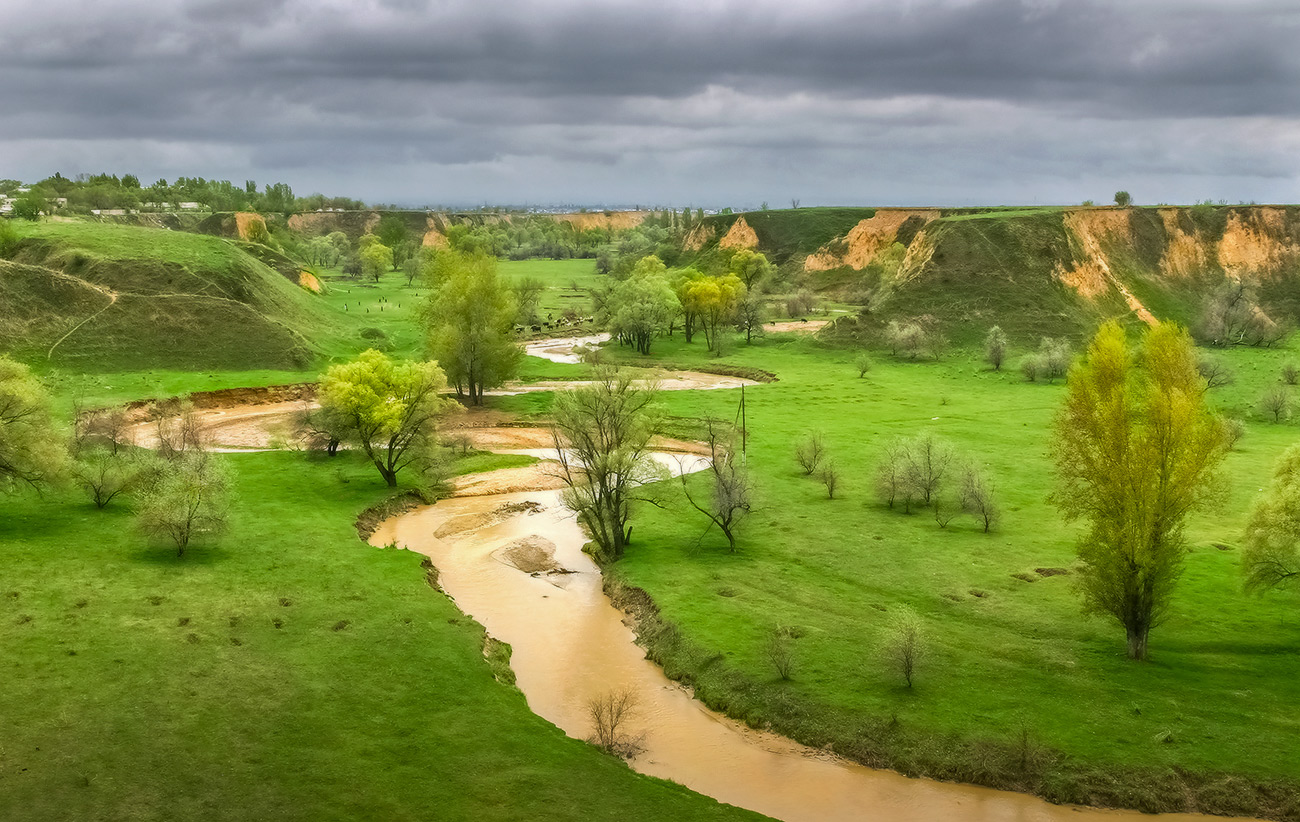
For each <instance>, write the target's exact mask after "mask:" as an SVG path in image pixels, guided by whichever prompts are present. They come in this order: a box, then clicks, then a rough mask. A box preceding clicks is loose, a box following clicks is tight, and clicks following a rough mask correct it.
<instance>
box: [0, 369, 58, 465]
mask: <svg viewBox="0 0 1300 822" xmlns="http://www.w3.org/2000/svg"><path fill="white" fill-rule="evenodd" d="M63 462H64V451H63V437H62V435H61V434H60V432H59V430H58V428H57V427H56V426H55V424H54V419H53V417H52V416H51V413H50V398H49V394H48V393H47V392H46V391H45V387H44V386H43V385H41V381H40V380H38V379H37V378H36V377H35V376H34V375H33V374H32V372H31V369H29V368H28V367H27V366H25V365H23V364H22V363H18V362H15V361H14V360H11V359H9V358H8V357H6V356H3V355H0V491H4V490H12V489H14V488H16V487H18V486H22V485H29V486H32V487H36V486H39V485H41V484H43V483H45V482H48V481H49V480H51V479H53V478H54V477H55V476H57V475H58V474H59V473H60V471H61V469H62V466H63Z"/></svg>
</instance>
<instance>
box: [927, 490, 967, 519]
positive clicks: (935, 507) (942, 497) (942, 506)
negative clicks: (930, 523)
mask: <svg viewBox="0 0 1300 822" xmlns="http://www.w3.org/2000/svg"><path fill="white" fill-rule="evenodd" d="M959 503H960V501H959V500H956V499H952V498H951V497H950V496H949V495H948V494H947V493H943V494H936V495H935V497H934V499H933V500H931V501H930V511H931V512H932V513H933V514H934V521H935V522H937V523H938V524H939V527H940V528H947V527H948V523H950V522H952V520H953V517H955V516H957V515H958V514H960V513H961V506H960V504H959Z"/></svg>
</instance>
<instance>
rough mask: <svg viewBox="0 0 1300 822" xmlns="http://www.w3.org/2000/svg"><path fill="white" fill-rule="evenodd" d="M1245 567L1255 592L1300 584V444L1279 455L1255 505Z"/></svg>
mask: <svg viewBox="0 0 1300 822" xmlns="http://www.w3.org/2000/svg"><path fill="white" fill-rule="evenodd" d="M1241 570H1242V572H1243V573H1244V574H1245V575H1246V590H1247V591H1251V592H1254V593H1263V592H1264V591H1270V590H1273V589H1276V588H1283V587H1286V586H1297V585H1300V445H1293V446H1291V447H1290V448H1288V449H1287V450H1286V451H1285V452H1284V453H1283V454H1282V456H1281V457H1280V458H1279V459H1278V461H1277V464H1276V465H1275V466H1274V468H1273V481H1272V482H1271V483H1269V486H1268V488H1267V489H1265V491H1264V493H1263V494H1261V495H1260V497H1259V498H1258V499H1257V500H1256V501H1255V505H1254V507H1253V508H1252V509H1251V512H1250V520H1249V521H1248V522H1247V523H1246V540H1245V547H1244V548H1243V549H1242V552H1241Z"/></svg>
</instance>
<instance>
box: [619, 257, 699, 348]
mask: <svg viewBox="0 0 1300 822" xmlns="http://www.w3.org/2000/svg"><path fill="white" fill-rule="evenodd" d="M656 259H657V258H656ZM660 267H661V268H662V264H660ZM640 269H641V265H640V264H639V263H638V264H637V269H636V270H634V271H633V272H632V276H630V277H628V278H627V279H626V280H624V281H623V282H621V283H619V284H618V285H616V286H615V287H614V291H613V293H611V294H610V295H609V298H608V299H607V300H606V301H605V306H604V311H605V314H606V315H607V317H608V319H607V324H608V328H609V330H610V332H611V333H613V334H614V335H615V336H616V337H618V338H619V339H621V340H625V341H627V342H630V343H632V345H634V346H636V350H637V352H638V353H640V354H649V353H650V343H651V342H652V341H653V340H654V338H655V337H656V336H658V335H659V334H660V333H661V332H663V331H666V330H667V329H668V324H669V323H670V322H672V320H673V318H674V317H676V316H677V312H678V311H680V310H681V303H679V302H678V301H677V295H676V294H675V293H673V289H672V286H670V285H668V280H667V278H666V277H665V276H664V274H663V272H662V271H653V270H651V271H642V270H640Z"/></svg>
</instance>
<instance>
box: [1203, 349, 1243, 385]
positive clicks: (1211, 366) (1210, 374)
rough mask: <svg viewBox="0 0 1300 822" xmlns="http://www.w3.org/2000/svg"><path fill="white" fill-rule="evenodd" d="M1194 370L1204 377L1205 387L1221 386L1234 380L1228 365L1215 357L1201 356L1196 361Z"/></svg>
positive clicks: (1230, 383)
mask: <svg viewBox="0 0 1300 822" xmlns="http://www.w3.org/2000/svg"><path fill="white" fill-rule="evenodd" d="M1196 370H1197V371H1198V372H1199V373H1200V375H1201V376H1202V377H1203V378H1204V379H1205V387H1206V388H1222V387H1223V386H1225V385H1232V383H1233V382H1234V381H1235V380H1236V377H1235V376H1233V373H1232V371H1231V370H1229V369H1228V366H1226V365H1224V364H1223V362H1222V361H1221V360H1219V359H1217V358H1215V357H1208V356H1202V357H1200V358H1198V359H1197V361H1196Z"/></svg>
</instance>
